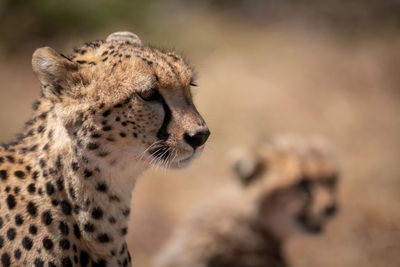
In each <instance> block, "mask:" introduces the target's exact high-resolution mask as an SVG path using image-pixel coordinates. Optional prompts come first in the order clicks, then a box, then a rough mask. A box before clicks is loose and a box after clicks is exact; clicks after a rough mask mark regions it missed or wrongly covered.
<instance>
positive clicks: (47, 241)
mask: <svg viewBox="0 0 400 267" xmlns="http://www.w3.org/2000/svg"><path fill="white" fill-rule="evenodd" d="M42 242H43V247H44V248H45V249H46V250H51V249H53V246H54V244H53V241H52V240H51V239H50V238H49V237H45V238H43V241H42Z"/></svg>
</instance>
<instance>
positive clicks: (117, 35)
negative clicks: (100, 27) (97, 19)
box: [106, 32, 142, 45]
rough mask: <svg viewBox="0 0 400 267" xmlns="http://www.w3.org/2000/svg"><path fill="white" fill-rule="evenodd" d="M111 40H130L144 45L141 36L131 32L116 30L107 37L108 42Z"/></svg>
mask: <svg viewBox="0 0 400 267" xmlns="http://www.w3.org/2000/svg"><path fill="white" fill-rule="evenodd" d="M111 41H128V42H131V43H134V44H138V45H142V40H140V38H139V36H137V35H136V34H134V33H131V32H114V33H112V34H110V35H109V36H108V37H107V39H106V42H111Z"/></svg>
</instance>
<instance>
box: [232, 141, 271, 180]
mask: <svg viewBox="0 0 400 267" xmlns="http://www.w3.org/2000/svg"><path fill="white" fill-rule="evenodd" d="M231 161H232V169H233V172H234V174H235V175H236V177H237V178H239V180H240V182H241V183H242V185H248V184H250V183H251V182H252V181H254V180H255V179H256V178H258V177H260V176H261V174H262V173H263V172H264V171H265V169H266V166H265V164H264V163H263V162H262V161H261V159H260V158H259V157H258V156H257V155H256V154H255V153H252V152H251V151H249V150H247V149H242V148H240V149H235V150H233V151H232V152H231Z"/></svg>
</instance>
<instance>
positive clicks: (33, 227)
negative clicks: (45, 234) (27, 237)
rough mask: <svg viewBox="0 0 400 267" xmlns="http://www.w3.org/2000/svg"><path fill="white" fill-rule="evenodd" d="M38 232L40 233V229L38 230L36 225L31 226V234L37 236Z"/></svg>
mask: <svg viewBox="0 0 400 267" xmlns="http://www.w3.org/2000/svg"><path fill="white" fill-rule="evenodd" d="M37 231H38V229H37V227H36V226H35V225H33V224H32V225H31V226H29V233H30V234H31V235H36V234H37Z"/></svg>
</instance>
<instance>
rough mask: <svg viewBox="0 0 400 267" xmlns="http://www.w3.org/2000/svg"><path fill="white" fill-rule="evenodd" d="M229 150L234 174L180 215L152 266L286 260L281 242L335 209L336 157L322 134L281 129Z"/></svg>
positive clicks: (319, 226)
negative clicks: (184, 218) (184, 217)
mask: <svg viewBox="0 0 400 267" xmlns="http://www.w3.org/2000/svg"><path fill="white" fill-rule="evenodd" d="M233 157H234V160H233V162H234V163H233V170H234V173H235V175H234V176H235V181H232V180H231V181H229V183H228V184H227V185H226V186H224V187H223V188H222V190H221V191H218V192H219V193H218V194H217V195H215V196H214V197H209V200H208V201H207V202H206V203H203V205H200V207H198V208H197V209H196V211H195V212H194V214H192V216H191V217H189V219H188V221H184V222H183V225H181V227H180V228H179V230H178V231H177V232H176V233H175V234H174V235H173V236H172V238H171V240H170V241H169V242H168V243H167V246H166V247H165V248H164V249H163V250H162V251H161V252H160V253H159V255H158V256H157V257H156V260H155V264H154V266H157V267H189V266H190V267H267V266H271V267H272V266H273V267H284V266H288V265H287V263H286V261H285V257H284V255H283V246H284V244H285V242H286V241H287V240H288V239H289V238H290V237H292V236H293V235H294V234H296V233H306V234H316V233H320V232H321V231H322V230H323V227H324V225H325V224H326V223H327V222H328V221H329V219H330V218H331V217H332V216H333V215H334V214H335V212H336V210H337V203H336V202H337V201H336V196H335V191H336V190H335V184H336V183H337V180H338V164H337V163H336V160H335V158H334V155H333V152H331V149H330V148H329V147H328V145H327V143H326V142H325V141H320V139H319V138H310V139H306V138H302V137H299V136H294V135H280V136H278V137H275V138H273V139H272V141H269V142H265V141H263V142H259V143H257V145H256V146H254V147H251V148H241V149H238V150H236V151H235V152H234V153H233Z"/></svg>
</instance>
